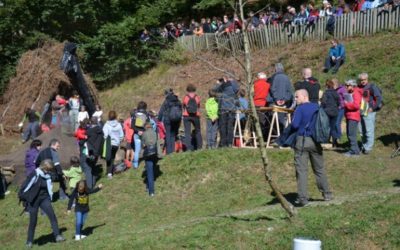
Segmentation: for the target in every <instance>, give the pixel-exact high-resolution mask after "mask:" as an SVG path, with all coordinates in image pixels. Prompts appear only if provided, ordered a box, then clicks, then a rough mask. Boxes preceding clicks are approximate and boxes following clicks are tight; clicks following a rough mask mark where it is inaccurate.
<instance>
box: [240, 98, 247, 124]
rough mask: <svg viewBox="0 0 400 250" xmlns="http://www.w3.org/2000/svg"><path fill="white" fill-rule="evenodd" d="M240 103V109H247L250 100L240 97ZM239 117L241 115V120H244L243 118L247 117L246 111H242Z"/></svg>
mask: <svg viewBox="0 0 400 250" xmlns="http://www.w3.org/2000/svg"><path fill="white" fill-rule="evenodd" d="M239 103H240V110H241V111H245V110H248V109H249V102H248V101H247V99H246V98H244V97H239ZM239 117H240V120H242V119H244V118H246V115H245V114H244V113H241V114H240V115H239Z"/></svg>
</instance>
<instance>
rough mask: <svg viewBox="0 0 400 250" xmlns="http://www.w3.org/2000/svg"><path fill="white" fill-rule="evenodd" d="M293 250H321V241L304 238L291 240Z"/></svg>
mask: <svg viewBox="0 0 400 250" xmlns="http://www.w3.org/2000/svg"><path fill="white" fill-rule="evenodd" d="M293 250H321V241H320V240H313V239H305V238H295V239H294V240H293Z"/></svg>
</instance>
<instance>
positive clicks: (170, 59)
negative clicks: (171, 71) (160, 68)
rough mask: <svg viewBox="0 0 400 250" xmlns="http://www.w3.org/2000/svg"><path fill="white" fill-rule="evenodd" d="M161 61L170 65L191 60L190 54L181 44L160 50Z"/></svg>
mask: <svg viewBox="0 0 400 250" xmlns="http://www.w3.org/2000/svg"><path fill="white" fill-rule="evenodd" d="M160 59H161V62H163V63H166V64H169V65H178V64H181V65H182V64H186V63H188V62H189V61H190V54H189V53H188V52H187V50H185V49H184V48H183V47H182V46H180V45H179V44H175V45H174V46H173V47H172V48H170V49H166V50H162V51H161V52H160Z"/></svg>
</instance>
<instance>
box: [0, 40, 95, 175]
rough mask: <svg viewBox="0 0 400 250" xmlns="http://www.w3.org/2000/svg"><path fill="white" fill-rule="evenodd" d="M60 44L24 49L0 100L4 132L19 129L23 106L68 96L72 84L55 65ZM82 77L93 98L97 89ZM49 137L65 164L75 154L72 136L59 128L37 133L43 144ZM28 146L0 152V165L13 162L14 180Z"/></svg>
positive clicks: (38, 107)
mask: <svg viewBox="0 0 400 250" xmlns="http://www.w3.org/2000/svg"><path fill="white" fill-rule="evenodd" d="M63 48H64V44H63V43H55V42H46V43H44V44H43V46H41V47H40V48H38V49H35V50H33V51H28V52H26V53H25V54H24V55H23V56H22V57H21V59H20V61H19V63H18V66H17V69H16V76H15V77H14V78H12V79H11V80H10V83H9V85H8V89H7V91H6V92H5V94H4V95H3V97H2V98H1V100H0V122H2V123H3V126H4V129H5V131H6V133H7V134H11V133H16V132H20V131H19V129H18V126H17V125H18V123H19V122H20V121H21V120H22V118H23V115H24V110H25V108H27V107H30V108H33V109H35V110H36V111H39V112H41V110H42V108H43V106H44V105H45V104H46V103H47V102H49V101H51V99H52V98H54V96H55V94H61V95H64V96H65V97H66V98H68V97H69V94H70V93H71V92H72V90H73V89H74V88H73V85H72V83H71V82H70V80H69V79H68V77H67V76H66V75H65V74H64V72H63V71H62V70H60V69H59V63H60V59H61V57H62V54H63ZM85 80H86V82H87V83H88V85H89V88H90V91H91V92H92V94H93V95H94V99H95V100H97V90H96V88H95V86H94V84H93V82H92V80H91V79H90V77H88V76H86V75H85ZM3 114H4V116H3ZM2 116H3V119H1V118H2ZM13 138H15V137H13ZM52 138H58V139H59V140H60V141H61V150H60V158H61V159H60V160H61V163H62V166H63V167H66V166H68V165H69V159H70V157H71V156H73V155H78V147H77V144H76V140H75V138H74V137H72V136H71V135H68V134H66V133H62V132H61V129H54V130H52V131H50V132H48V133H45V134H42V135H40V136H39V137H38V139H41V140H42V142H43V146H47V145H48V143H49V141H50V140H51V139H52ZM28 148H29V143H27V144H25V145H21V146H19V147H16V149H15V151H14V150H13V153H9V154H8V155H3V156H0V165H2V166H7V165H15V166H16V170H17V176H16V183H19V182H21V180H23V178H24V159H25V152H26V150H27V149H28ZM0 154H1V153H0Z"/></svg>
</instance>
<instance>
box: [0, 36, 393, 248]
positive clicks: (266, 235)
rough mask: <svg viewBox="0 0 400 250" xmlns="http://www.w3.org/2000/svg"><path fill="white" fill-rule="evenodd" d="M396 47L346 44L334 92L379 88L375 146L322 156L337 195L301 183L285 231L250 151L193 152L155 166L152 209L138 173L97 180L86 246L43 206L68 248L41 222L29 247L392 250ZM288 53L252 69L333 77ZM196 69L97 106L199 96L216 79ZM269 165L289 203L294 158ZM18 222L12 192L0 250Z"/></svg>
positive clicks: (307, 52) (0, 211) (303, 52)
mask: <svg viewBox="0 0 400 250" xmlns="http://www.w3.org/2000/svg"><path fill="white" fill-rule="evenodd" d="M399 40H400V34H399V33H382V34H379V35H377V36H375V37H368V38H365V37H359V38H355V39H352V40H348V41H345V44H346V47H347V52H348V60H347V62H346V64H345V66H344V67H343V68H342V69H341V71H340V72H339V74H338V75H337V77H338V78H339V79H340V80H341V81H343V80H344V79H347V78H350V77H355V76H356V75H357V74H358V73H360V72H362V71H366V72H368V73H369V74H370V78H371V79H372V80H373V81H375V82H377V83H378V84H379V85H380V86H381V87H382V89H383V94H384V99H385V104H386V105H385V108H384V109H383V110H382V111H381V112H380V113H379V115H378V116H377V119H378V126H377V130H378V131H377V135H376V136H377V144H376V147H375V148H374V151H373V152H372V154H370V155H366V156H362V157H359V158H351V159H348V158H344V157H343V156H342V155H341V154H340V152H335V151H327V152H325V156H326V157H325V160H326V168H327V173H328V179H329V182H330V186H331V188H332V191H333V193H334V196H335V199H334V200H333V201H332V202H321V201H320V200H321V198H322V197H321V195H320V194H319V192H318V190H317V188H316V185H315V180H314V178H313V176H312V174H311V173H310V177H309V192H310V195H311V198H312V199H314V202H312V203H311V204H312V205H311V206H309V207H305V208H300V209H298V216H297V217H296V218H295V219H294V220H293V221H289V220H288V219H287V217H286V214H285V213H284V212H283V210H282V209H281V208H280V207H279V205H278V204H277V201H276V200H275V199H274V197H273V196H272V194H271V191H270V188H269V187H268V186H267V185H266V184H265V180H264V177H263V172H262V169H261V161H260V160H259V155H258V151H257V150H245V149H218V150H213V151H208V150H202V151H199V152H194V153H185V154H176V155H172V156H169V157H166V158H165V159H163V160H162V161H161V162H160V164H159V165H160V175H159V177H158V178H157V180H156V196H155V197H153V198H150V197H149V196H148V195H147V194H146V192H145V185H144V184H143V176H144V175H143V174H144V173H143V166H142V165H141V167H140V169H139V170H130V171H128V172H126V173H123V174H121V175H118V176H115V178H113V179H112V180H107V179H105V178H102V179H101V180H100V182H102V183H103V184H104V185H105V188H104V190H102V191H101V192H99V193H96V194H94V195H92V196H91V199H90V202H91V204H90V205H91V212H90V213H89V218H88V221H87V223H86V234H88V235H89V237H88V238H86V239H84V240H83V241H80V242H75V241H74V240H73V239H72V238H73V235H74V221H75V218H74V215H73V214H71V215H67V214H66V213H65V211H66V207H67V203H66V202H65V201H57V202H56V203H53V204H54V207H55V211H56V214H57V217H58V220H59V225H60V227H61V228H62V230H63V233H64V235H65V236H66V237H67V241H66V242H64V243H62V244H55V243H51V241H52V236H51V229H50V225H49V222H48V220H47V218H45V217H42V216H39V223H38V227H37V230H36V236H35V238H36V239H37V242H35V244H39V245H41V246H42V247H43V248H45V249H70V248H76V249H110V248H113V249H114V248H115V249H184V248H189V249H290V248H291V246H292V240H293V238H295V237H309V238H316V239H320V240H321V241H322V244H323V249H382V248H384V249H399V248H400V240H399V239H400V230H399V228H400V213H399V212H400V208H399V207H400V194H399V186H400V168H399V164H398V162H399V160H398V159H399V158H394V159H391V158H390V157H389V156H390V153H391V152H392V150H393V147H394V140H395V139H396V138H395V137H394V136H393V135H392V133H398V131H399V130H400V125H399V122H398V119H399V107H400V101H399V98H398V97H399V96H400V95H399V93H400V80H399V78H398V75H399V73H400V51H399V50H398V45H399V42H398V41H399ZM298 46H299V45H297V47H296V45H291V46H290V47H288V48H276V49H271V50H268V51H261V52H258V53H257V57H255V58H254V62H255V65H256V70H265V69H267V70H268V69H270V66H271V65H272V63H274V62H276V60H277V59H278V58H282V60H283V61H284V64H285V66H286V68H287V70H288V72H289V75H290V76H291V78H292V79H293V80H297V79H299V78H300V73H299V72H300V69H301V68H302V67H303V66H305V65H309V66H311V67H312V68H314V69H318V71H316V72H315V76H316V77H317V78H319V79H320V80H321V81H325V80H326V79H327V78H328V77H331V76H332V75H330V74H328V75H327V74H323V73H322V72H321V70H322V61H323V60H322V57H323V56H324V55H325V51H326V50H327V48H328V46H329V43H328V42H324V43H321V44H319V43H309V44H305V45H302V46H301V47H298ZM205 56H210V55H205ZM211 59H212V60H214V62H215V63H216V64H217V65H223V64H225V65H227V67H229V66H231V65H234V64H233V63H232V64H230V63H227V61H228V62H229V60H230V59H227V58H211V57H210V60H211ZM260 61H263V62H264V63H263V64H261V63H259V62H260ZM196 67H199V68H200V69H201V70H198V69H197V68H196ZM204 69H205V65H204V64H199V63H198V62H193V63H189V64H188V65H184V66H180V67H168V66H165V65H161V66H160V67H158V68H157V69H154V70H153V71H151V72H149V73H148V74H147V75H143V76H141V77H139V78H137V79H132V80H131V81H129V82H126V83H123V84H121V85H120V86H119V87H116V88H115V89H113V90H109V91H106V92H103V93H101V100H102V103H103V105H104V107H105V110H109V109H116V110H117V111H119V112H120V113H122V114H126V115H127V114H128V111H129V109H130V108H132V107H133V106H134V105H135V104H136V102H137V101H139V100H140V99H144V100H146V101H148V102H149V104H150V106H152V107H153V108H157V105H158V104H159V103H160V102H161V101H162V98H161V97H162V90H163V89H165V87H166V86H173V87H174V88H176V89H178V90H179V92H180V93H182V94H183V93H184V92H183V90H184V86H185V85H186V84H187V83H189V82H193V83H194V82H196V83H197V84H198V86H199V91H200V93H205V92H206V91H207V89H208V87H210V86H211V84H213V82H214V80H215V75H218V74H219V73H215V72H211V71H210V72H207V73H204V72H203V71H202V70H204ZM202 72H203V73H202ZM201 73H202V74H203V76H202V77H201ZM210 79H211V80H210ZM212 79H214V80H212ZM268 154H269V157H270V158H271V162H272V169H273V176H274V177H275V178H276V180H277V182H278V183H279V185H280V187H281V189H282V192H283V193H284V194H285V196H286V197H287V198H288V199H289V200H290V201H293V199H294V197H295V193H296V182H295V171H294V166H293V152H292V151H291V150H269V151H268ZM20 211H21V207H17V200H16V191H15V188H14V187H13V188H12V193H11V194H10V195H9V196H7V197H6V199H4V200H0V225H1V226H0V244H1V246H2V249H20V248H22V247H23V246H24V243H25V238H26V230H27V225H28V219H29V218H28V216H26V215H22V216H19V213H20Z"/></svg>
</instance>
